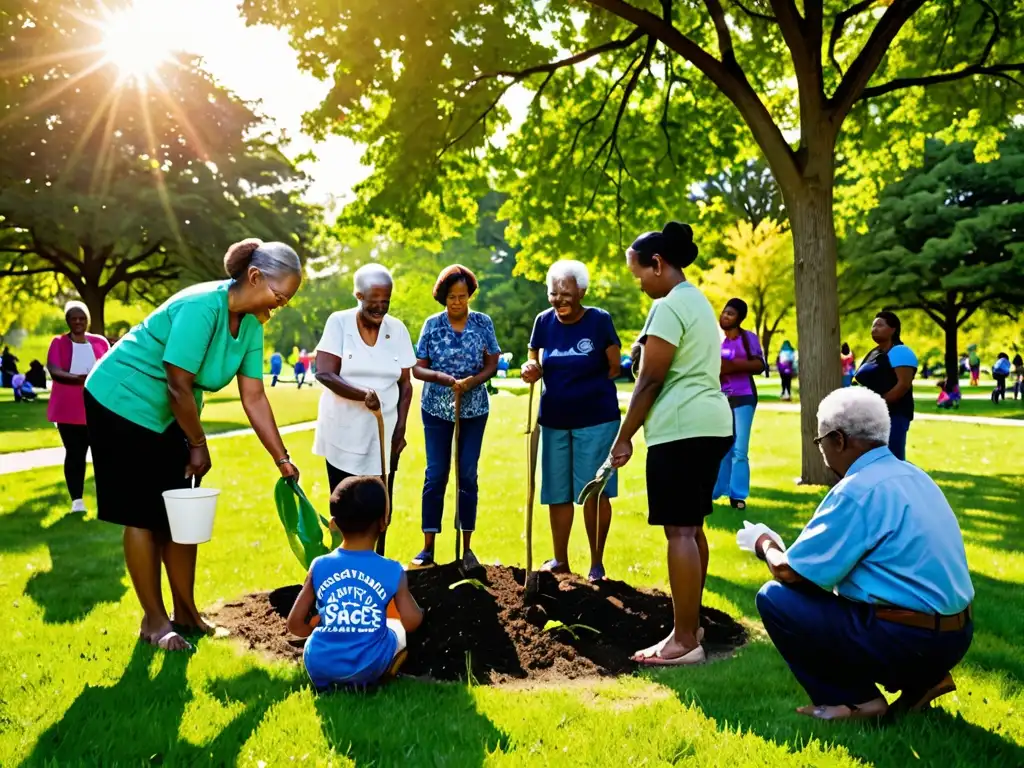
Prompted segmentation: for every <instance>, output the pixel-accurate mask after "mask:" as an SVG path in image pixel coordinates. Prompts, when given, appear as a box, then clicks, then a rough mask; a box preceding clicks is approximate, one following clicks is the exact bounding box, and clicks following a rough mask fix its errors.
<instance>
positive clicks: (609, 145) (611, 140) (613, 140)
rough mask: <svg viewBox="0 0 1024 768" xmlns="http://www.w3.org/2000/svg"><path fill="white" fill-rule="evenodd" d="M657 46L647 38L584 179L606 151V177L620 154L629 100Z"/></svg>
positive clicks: (593, 197)
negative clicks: (616, 154) (620, 131)
mask: <svg viewBox="0 0 1024 768" xmlns="http://www.w3.org/2000/svg"><path fill="white" fill-rule="evenodd" d="M656 44H657V41H656V40H655V39H654V38H653V37H648V38H647V46H646V48H645V49H644V56H643V59H642V60H641V61H640V65H639V66H638V67H636V69H634V70H633V74H632V76H631V77H630V78H629V82H627V83H626V87H625V88H624V89H623V91H622V100H621V101H620V102H619V109H618V112H616V114H615V122H614V123H613V124H612V130H611V132H610V133H609V134H608V138H606V139H605V140H604V141H603V142H602V143H601V146H600V147H598V148H597V153H596V154H595V155H594V159H593V160H591V161H590V164H589V165H588V166H587V168H586V170H584V171H583V176H582V178H584V179H586V177H587V174H588V173H590V170H591V169H592V168H593V167H594V164H595V163H596V162H597V161H598V159H599V158H600V157H601V153H602V152H604V150H605V149H607V150H608V154H607V156H606V157H605V160H604V165H602V166H601V174H602V175H604V174H605V173H606V172H607V170H608V164H609V163H610V162H611V159H612V154H613V153H615V152H618V149H619V147H618V136H619V126H620V125H621V124H622V116H623V115H624V114H625V113H626V108H627V107H628V106H629V98H630V96H632V95H633V91H635V90H636V86H637V83H638V82H640V74H641V73H642V72H643V71H644V69H645V68H646V67H647V65H648V64H649V63H650V61H651V56H652V55H653V54H654V47H655V45H656ZM619 158H620V162H622V155H621V153H620V154H619ZM620 167H621V168H622V169H623V170H625V164H624V163H623V165H621V166H620ZM627 173H628V171H627ZM598 186H599V185H598V184H596V183H595V184H594V190H593V192H592V194H591V195H590V202H589V203H587V208H586V211H585V213H588V212H589V211H590V209H591V208H592V207H593V205H594V201H595V200H596V199H597V190H598ZM617 190H618V191H617V192H616V204H617V205H618V206H620V207H621V204H622V192H621V186H619V187H617Z"/></svg>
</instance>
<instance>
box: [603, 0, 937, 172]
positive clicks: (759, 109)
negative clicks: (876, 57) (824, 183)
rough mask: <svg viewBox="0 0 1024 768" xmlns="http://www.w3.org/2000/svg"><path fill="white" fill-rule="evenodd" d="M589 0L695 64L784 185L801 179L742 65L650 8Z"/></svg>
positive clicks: (617, 0) (620, 0) (612, 0)
mask: <svg viewBox="0 0 1024 768" xmlns="http://www.w3.org/2000/svg"><path fill="white" fill-rule="evenodd" d="M586 2H588V3H589V4H590V5H593V6H596V7H598V8H603V9H604V10H606V11H608V12H609V13H612V14H614V15H615V16H618V17H619V18H621V19H625V20H626V21H630V22H632V23H633V24H636V25H637V26H638V27H640V28H641V29H643V30H644V31H645V32H646V33H647V34H649V35H651V36H652V37H654V38H656V39H657V40H659V41H660V42H662V43H664V44H665V45H666V47H668V48H669V49H670V50H672V51H674V52H676V53H677V54H679V55H680V56H681V57H683V58H684V59H686V60H687V61H688V62H690V63H691V64H693V66H695V67H696V68H697V69H698V70H700V71H701V73H703V74H704V76H705V77H707V78H708V79H709V80H711V82H712V83H714V84H715V85H716V86H717V87H718V89H719V90H720V91H721V92H722V93H723V94H724V95H725V96H726V98H728V99H729V100H730V101H731V102H732V103H733V104H734V105H735V106H736V109H737V110H739V113H740V115H742V116H743V119H744V120H745V121H746V123H747V125H748V126H749V127H750V130H751V133H753V135H754V139H755V140H756V141H757V143H758V145H759V146H760V147H761V150H762V151H763V152H764V154H765V157H766V158H767V159H768V163H769V165H770V166H771V167H772V171H773V172H774V173H775V177H776V178H777V179H779V181H780V183H781V184H784V185H788V184H794V185H795V184H798V183H799V171H798V169H797V165H796V157H795V155H794V153H793V150H792V149H791V148H790V146H789V143H788V142H787V141H786V139H785V137H784V136H783V135H782V131H781V130H779V127H778V125H776V123H775V121H774V120H773V119H772V116H771V114H770V113H769V112H768V109H767V107H765V105H764V103H763V102H762V101H761V99H760V97H759V96H758V95H757V93H756V92H755V91H754V89H753V87H751V85H750V81H749V80H747V77H746V75H745V74H744V72H743V70H742V69H741V68H740V67H738V66H736V67H727V66H725V64H723V63H722V62H721V61H719V60H718V59H716V58H715V57H713V56H712V55H711V54H709V53H708V52H707V51H705V50H704V49H703V48H701V47H700V46H699V45H698V44H697V43H696V42H694V41H693V40H692V39H690V38H689V37H687V36H686V35H684V34H683V33H682V32H680V31H679V30H678V29H676V28H675V27H674V26H673V25H672V24H671V23H670V22H668V21H666V20H665V19H662V18H659V17H658V16H655V15H654V14H653V13H651V12H650V11H647V10H644V9H642V8H637V7H636V6H633V5H630V4H629V3H627V2H624V0H586ZM921 2H923V0H921Z"/></svg>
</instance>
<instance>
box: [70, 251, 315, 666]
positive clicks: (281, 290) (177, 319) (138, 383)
mask: <svg viewBox="0 0 1024 768" xmlns="http://www.w3.org/2000/svg"><path fill="white" fill-rule="evenodd" d="M224 269H225V271H226V272H227V274H228V276H229V277H230V280H225V281H222V282H215V283H202V284H200V285H194V286H192V287H191V288H187V289H185V290H183V291H181V292H180V293H177V294H175V295H174V296H172V297H171V298H170V299H168V300H167V301H166V302H165V303H164V304H163V305H161V306H160V307H159V308H158V309H156V310H155V311H154V312H153V313H152V314H150V316H149V317H147V318H146V319H145V320H143V321H142V322H141V323H140V324H139V325H137V326H135V327H134V328H132V330H131V331H130V332H129V333H128V334H127V335H125V337H124V338H123V339H121V340H120V341H119V342H118V343H117V344H116V345H114V347H112V348H111V350H110V352H109V353H108V354H106V355H105V356H104V357H103V358H102V359H101V360H99V361H98V362H97V363H96V366H95V367H94V368H93V369H92V373H90V374H89V378H88V379H87V381H86V384H85V416H86V422H87V423H88V426H89V443H90V445H91V446H92V461H93V471H94V474H95V476H96V500H97V504H98V507H99V518H100V520H105V521H107V522H110V523H116V524H118V525H123V526H124V557H125V563H126V564H127V566H128V573H129V574H130V575H131V578H132V584H133V585H134V587H135V594H136V596H137V597H138V600H139V603H140V604H141V605H142V610H143V611H144V616H143V619H142V626H141V627H140V629H139V636H140V637H141V638H142V639H143V640H146V641H147V642H149V643H152V644H153V645H156V646H159V647H160V648H162V649H164V650H170V651H182V650H187V649H189V648H191V644H190V643H189V642H188V641H187V640H186V639H185V637H182V635H188V634H190V633H203V634H209V633H210V632H212V628H211V627H210V626H209V625H208V624H207V623H206V622H205V621H204V620H203V617H202V616H201V615H200V613H199V609H198V608H197V607H196V603H195V595H194V585H195V579H196V545H195V544H177V543H175V542H173V541H171V538H170V527H169V525H168V522H167V513H166V511H165V509H164V502H163V498H162V493H163V492H164V491H167V490H172V489H176V488H188V487H189V486H190V485H191V484H192V483H194V482H195V483H198V482H199V480H200V479H202V477H203V476H204V475H205V474H206V473H207V472H209V471H210V467H211V466H212V461H211V459H210V449H209V446H208V445H207V444H206V434H205V433H204V431H203V425H202V422H201V421H200V418H199V415H200V412H201V410H202V405H203V393H204V392H216V391H218V390H221V389H223V388H224V387H226V386H227V385H228V383H229V382H230V381H231V380H232V379H237V381H238V391H239V394H240V396H241V399H242V406H243V408H244V409H245V413H246V415H247V416H248V418H249V422H250V423H251V424H252V427H253V430H255V432H256V435H257V437H259V439H260V442H261V443H263V446H264V447H265V448H266V450H267V452H268V453H269V454H270V457H271V458H272V459H273V460H274V463H275V464H276V465H277V468H278V469H279V470H280V472H281V475H282V476H283V477H298V475H299V471H298V469H296V468H295V465H294V464H292V461H291V458H290V457H289V456H288V451H287V450H285V447H284V442H283V441H282V440H281V434H280V432H279V431H278V429H277V424H276V422H275V421H274V413H273V411H272V410H271V408H270V402H269V401H268V400H267V394H266V392H265V391H264V389H263V324H264V323H266V322H267V321H268V320H269V319H270V315H271V313H272V312H273V311H274V310H276V309H278V308H280V307H283V306H284V305H285V304H287V303H288V302H289V300H290V299H291V298H292V296H294V295H295V292H296V291H297V290H298V289H299V284H300V283H301V281H302V265H301V264H300V262H299V257H298V256H297V255H296V253H295V251H293V250H292V249H291V248H290V247H289V246H287V245H285V244H284V243H262V242H260V241H259V240H255V239H250V240H243V241H242V242H239V243H235V244H234V245H232V246H231V247H230V248H229V249H228V252H227V254H226V255H225V256H224ZM161 561H162V562H163V565H164V567H165V568H166V569H167V580H168V581H169V582H170V586H171V595H172V596H173V599H174V615H173V617H169V616H168V615H167V610H166V609H165V608H164V599H163V594H162V592H161V587H160V565H161ZM172 619H173V622H174V623H173V624H172V623H171V622H172ZM179 633H181V634H179Z"/></svg>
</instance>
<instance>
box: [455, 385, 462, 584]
mask: <svg viewBox="0 0 1024 768" xmlns="http://www.w3.org/2000/svg"><path fill="white" fill-rule="evenodd" d="M461 416H462V392H460V391H458V390H456V391H455V440H454V442H455V446H454V448H453V451H454V453H455V562H456V563H458V564H460V565H461V563H460V561H461V560H462V516H461V513H460V508H461V507H462V495H461V493H460V491H461V488H460V487H459V420H460V417H461Z"/></svg>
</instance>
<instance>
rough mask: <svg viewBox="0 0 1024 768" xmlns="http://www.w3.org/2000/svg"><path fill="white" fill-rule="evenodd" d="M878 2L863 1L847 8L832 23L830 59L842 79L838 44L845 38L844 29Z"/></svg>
mask: <svg viewBox="0 0 1024 768" xmlns="http://www.w3.org/2000/svg"><path fill="white" fill-rule="evenodd" d="M877 2H878V0H861V1H860V2H859V3H857V4H856V5H852V6H850V7H849V8H847V9H846V10H845V11H840V12H839V13H837V14H836V19H835V21H833V22H832V34H830V35H829V37H828V59H829V61H831V62H832V66H833V67H835V68H836V72H838V73H839V76H840V77H842V76H843V68H842V67H841V66H839V61H838V60H837V59H836V43H838V42H839V38H840V37H842V36H843V27H845V26H846V22H848V21H849V20H850V19H852V18H853V17H854V16H857V15H858V14H861V13H863V12H864V11H866V10H867V9H868V8H870V7H871V6H873V5H874V4H875V3H877Z"/></svg>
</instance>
